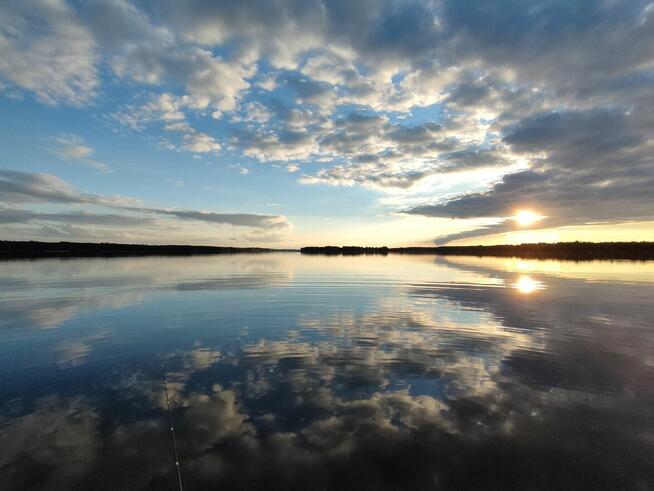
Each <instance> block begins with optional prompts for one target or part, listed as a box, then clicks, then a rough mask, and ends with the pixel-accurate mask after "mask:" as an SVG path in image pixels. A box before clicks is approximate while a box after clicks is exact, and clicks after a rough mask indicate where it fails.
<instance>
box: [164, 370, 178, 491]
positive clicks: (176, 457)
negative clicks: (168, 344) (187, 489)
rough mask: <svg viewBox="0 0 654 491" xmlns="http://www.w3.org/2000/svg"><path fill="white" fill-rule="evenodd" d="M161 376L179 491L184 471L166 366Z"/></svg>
mask: <svg viewBox="0 0 654 491" xmlns="http://www.w3.org/2000/svg"><path fill="white" fill-rule="evenodd" d="M161 376H162V378H163V386H164V392H165V394H166V409H167V411H168V422H169V423H170V435H171V439H172V441H173V453H174V455H175V468H176V469H177V484H178V485H179V491H183V489H182V470H181V468H180V466H179V454H178V453H177V439H176V438H175V425H174V424H173V413H172V412H171V411H170V399H169V398H168V384H166V364H165V363H162V364H161Z"/></svg>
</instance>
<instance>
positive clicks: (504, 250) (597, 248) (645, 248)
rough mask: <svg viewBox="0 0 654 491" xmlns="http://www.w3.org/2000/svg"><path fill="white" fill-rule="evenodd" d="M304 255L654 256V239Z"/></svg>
mask: <svg viewBox="0 0 654 491" xmlns="http://www.w3.org/2000/svg"><path fill="white" fill-rule="evenodd" d="M300 251H301V252H302V254H330V255H334V254H439V255H452V256H501V257H522V258H532V259H573V260H587V259H636V260H645V259H654V242H558V243H556V244H548V243H538V244H519V245H491V246H440V247H355V246H346V247H336V246H327V247H303V248H302V249H300Z"/></svg>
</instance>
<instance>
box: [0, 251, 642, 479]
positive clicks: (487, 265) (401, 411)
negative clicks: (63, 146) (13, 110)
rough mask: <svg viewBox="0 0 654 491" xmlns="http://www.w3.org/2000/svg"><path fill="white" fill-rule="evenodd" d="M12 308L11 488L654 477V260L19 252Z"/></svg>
mask: <svg viewBox="0 0 654 491" xmlns="http://www.w3.org/2000/svg"><path fill="white" fill-rule="evenodd" d="M0 313H1V315H0V482H1V483H2V486H1V487H2V489H4V490H8V489H94V490H98V489H158V490H164V489H170V490H175V489H179V480H178V474H177V470H176V466H175V458H174V450H175V448H174V446H175V447H176V449H177V452H178V459H179V469H180V474H181V481H182V484H183V488H184V489H188V490H191V489H229V490H232V489H247V490H251V489H266V490H275V489H289V490H310V489H317V490H331V489H335V490H346V489H355V490H367V489H370V490H373V489H374V490H377V489H389V490H390V489H446V490H450V489H456V490H459V489H521V490H523V489H611V490H615V489H635V490H641V489H642V490H645V489H654V262H625V261H614V262H565V261H535V260H520V259H507V258H474V257H451V256H449V257H446V258H445V257H435V256H401V255H389V256H355V257H342V256H333V257H332V256H304V255H300V254H297V253H276V254H259V255H247V254H236V255H216V256H191V257H144V258H117V259H74V260H56V259H55V260H51V259H49V260H37V261H7V262H2V263H0ZM164 380H165V383H166V388H167V392H168V398H166V391H165V390H164ZM168 407H170V411H168ZM170 420H172V422H173V427H174V435H175V440H174V442H173V439H172V438H171V431H170ZM173 444H174V445H173Z"/></svg>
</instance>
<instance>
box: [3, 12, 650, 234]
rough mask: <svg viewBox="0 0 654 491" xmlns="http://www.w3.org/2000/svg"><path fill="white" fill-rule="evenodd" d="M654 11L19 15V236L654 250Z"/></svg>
mask: <svg viewBox="0 0 654 491" xmlns="http://www.w3.org/2000/svg"><path fill="white" fill-rule="evenodd" d="M652 107H654V3H648V2H642V1H636V0H539V1H531V0H486V1H472V0H433V1H404V0H395V1H383V0H358V1H356V2H353V1H350V0H340V1H338V0H336V1H327V0H250V1H243V0H222V1H218V2H216V1H211V0H185V1H175V0H159V1H152V2H147V1H131V2H130V1H126V0H77V1H73V0H70V1H65V0H23V1H20V2H17V1H11V0H6V1H5V0H0V148H1V149H2V151H1V152H0V237H2V238H3V239H16V240H53V241H59V240H72V241H88V242H99V241H111V242H133V243H159V244H162V243H166V244H170V243H177V244H209V245H227V246H257V247H259V246H260V247H298V246H303V245H328V244H334V245H349V244H352V245H354V244H356V245H389V246H403V245H422V246H427V245H433V244H446V243H452V244H493V243H520V242H538V241H548V242H549V241H565V240H595V241H600V240H654V191H653V190H654V151H653V150H654V137H653V135H654V133H653V130H654V112H652V110H651V108H652Z"/></svg>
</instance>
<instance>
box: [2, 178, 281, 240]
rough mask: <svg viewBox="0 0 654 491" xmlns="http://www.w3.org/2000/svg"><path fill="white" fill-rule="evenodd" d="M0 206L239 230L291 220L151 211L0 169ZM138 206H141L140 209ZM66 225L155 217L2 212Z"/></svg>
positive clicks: (15, 218)
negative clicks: (49, 206) (67, 208)
mask: <svg viewBox="0 0 654 491" xmlns="http://www.w3.org/2000/svg"><path fill="white" fill-rule="evenodd" d="M0 203H4V204H7V205H14V204H18V203H56V204H66V205H80V204H85V205H95V206H102V207H109V208H114V209H121V210H124V211H126V212H136V213H140V214H149V215H157V216H160V217H162V216H168V217H173V218H175V219H178V220H191V221H201V222H206V223H213V224H227V225H233V226H240V227H253V228H264V229H287V228H288V227H290V222H289V221H288V219H287V218H286V217H284V216H282V215H259V214H255V213H217V212H209V211H206V212H205V211H196V210H172V209H164V208H148V207H144V206H142V205H141V204H140V203H138V202H137V201H136V200H134V199H131V198H126V197H121V196H118V197H106V196H101V195H96V194H88V193H82V192H80V191H78V190H76V189H75V188H73V187H72V186H70V185H69V184H67V183H66V182H65V181H63V180H61V179H59V178H58V177H56V176H53V175H50V174H34V173H30V172H21V171H14V170H7V169H0ZM137 205H139V206H137ZM36 221H43V222H67V223H71V224H73V223H75V224H82V225H83V224H95V225H137V224H148V223H153V219H152V218H143V217H135V216H131V215H116V214H104V215H101V214H92V213H86V212H59V213H52V212H48V213H41V212H34V211H30V210H18V209H0V223H27V222H36Z"/></svg>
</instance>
